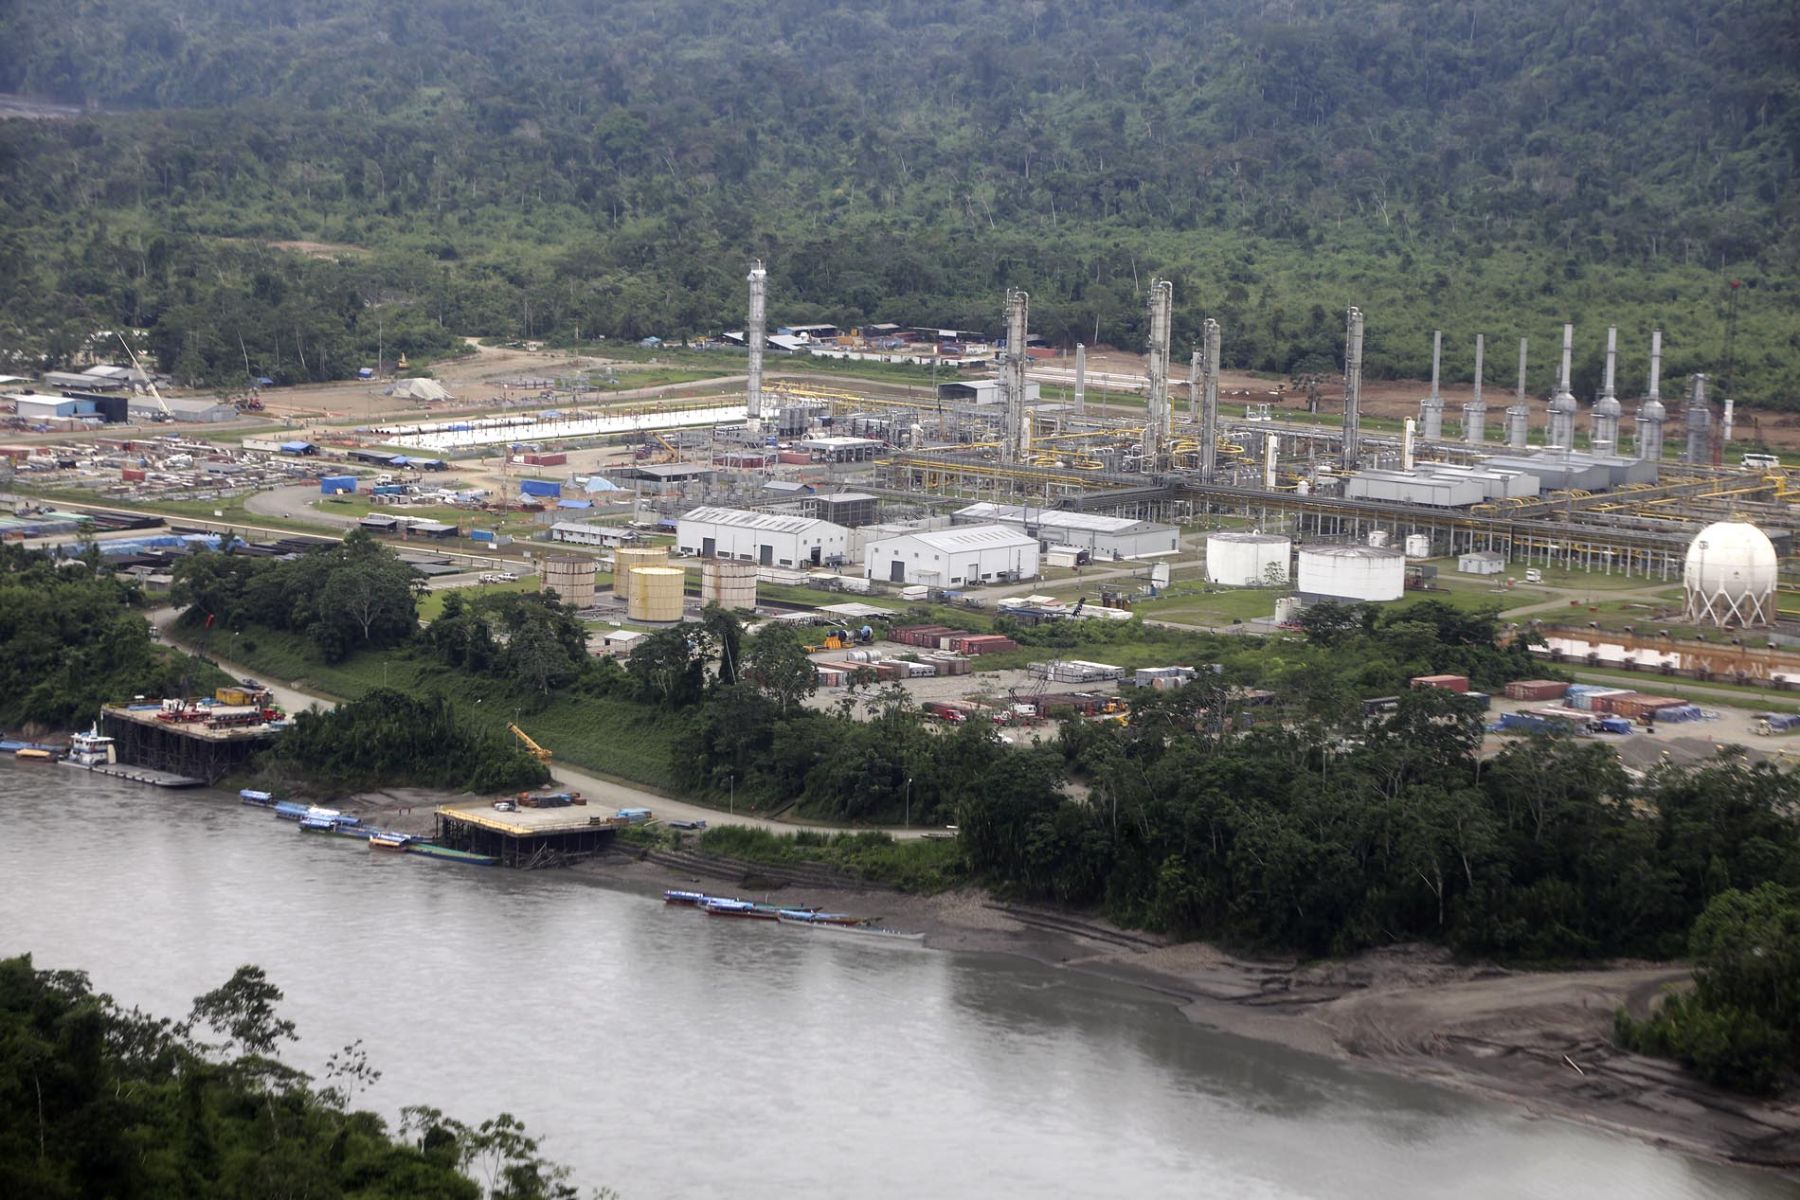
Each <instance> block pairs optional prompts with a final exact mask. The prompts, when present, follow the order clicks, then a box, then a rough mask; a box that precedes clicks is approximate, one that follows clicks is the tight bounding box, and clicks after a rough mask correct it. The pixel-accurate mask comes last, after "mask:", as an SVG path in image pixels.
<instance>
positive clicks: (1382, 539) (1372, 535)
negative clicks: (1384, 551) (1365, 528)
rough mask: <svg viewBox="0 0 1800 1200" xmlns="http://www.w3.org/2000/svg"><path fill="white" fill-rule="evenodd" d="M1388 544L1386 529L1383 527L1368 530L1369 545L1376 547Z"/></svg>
mask: <svg viewBox="0 0 1800 1200" xmlns="http://www.w3.org/2000/svg"><path fill="white" fill-rule="evenodd" d="M1387 544H1388V531H1387V530H1385V529H1371V530H1369V545H1371V546H1375V547H1377V548H1379V547H1382V546H1385V545H1387Z"/></svg>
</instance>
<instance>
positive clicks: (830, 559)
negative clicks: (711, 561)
mask: <svg viewBox="0 0 1800 1200" xmlns="http://www.w3.org/2000/svg"><path fill="white" fill-rule="evenodd" d="M675 545H676V548H677V549H679V550H680V551H681V553H683V554H697V555H699V556H700V557H702V558H735V559H741V560H743V561H746V562H753V563H755V564H756V565H757V566H759V567H800V568H804V567H818V566H835V565H837V564H839V563H843V562H846V561H848V559H849V557H850V531H849V530H848V529H846V528H844V527H843V526H842V525H834V524H833V523H832V522H830V521H822V520H819V519H818V518H816V517H801V516H793V515H791V514H788V513H770V512H753V511H750V510H748V509H741V508H715V507H712V506H709V505H703V506H702V507H700V508H695V509H690V510H689V511H688V512H687V513H686V514H685V515H683V516H682V517H681V518H680V520H678V521H676V523H675Z"/></svg>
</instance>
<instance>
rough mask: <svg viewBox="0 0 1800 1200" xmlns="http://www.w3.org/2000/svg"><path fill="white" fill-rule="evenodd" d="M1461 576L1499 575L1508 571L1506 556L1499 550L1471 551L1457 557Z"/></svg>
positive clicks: (1458, 571)
mask: <svg viewBox="0 0 1800 1200" xmlns="http://www.w3.org/2000/svg"><path fill="white" fill-rule="evenodd" d="M1456 570H1457V573H1458V574H1460V575H1498V574H1499V573H1500V572H1502V571H1504V570H1506V556H1505V555H1504V554H1501V553H1500V552H1499V551H1498V550H1471V551H1469V552H1468V553H1467V554H1459V555H1457V556H1456Z"/></svg>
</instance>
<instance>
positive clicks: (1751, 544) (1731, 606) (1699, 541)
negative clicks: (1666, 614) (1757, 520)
mask: <svg viewBox="0 0 1800 1200" xmlns="http://www.w3.org/2000/svg"><path fill="white" fill-rule="evenodd" d="M1778 569H1779V561H1778V560H1777V558H1776V555H1775V546H1774V544H1773V543H1772V542H1770V541H1769V536H1768V534H1766V533H1764V532H1763V531H1762V530H1760V529H1758V528H1757V527H1756V526H1754V525H1751V524H1750V523H1748V522H1746V521H1719V522H1717V523H1716V524H1713V525H1708V526H1707V527H1706V528H1705V529H1702V530H1701V531H1700V532H1699V533H1698V534H1696V535H1695V537H1694V541H1693V544H1692V545H1690V546H1689V547H1688V552H1687V563H1686V564H1685V566H1684V567H1683V569H1682V572H1681V583H1682V588H1683V590H1684V592H1685V593H1686V597H1687V619H1688V620H1690V621H1696V622H1698V621H1707V622H1711V623H1712V624H1714V625H1721V626H1723V625H1768V624H1770V623H1772V622H1773V621H1774V620H1775V576H1776V573H1777V571H1778Z"/></svg>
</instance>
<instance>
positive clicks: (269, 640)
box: [208, 629, 681, 790]
mask: <svg viewBox="0 0 1800 1200" xmlns="http://www.w3.org/2000/svg"><path fill="white" fill-rule="evenodd" d="M208 649H209V650H210V651H211V652H212V653H215V654H217V655H218V656H219V657H221V658H225V659H228V660H230V661H233V662H237V663H241V664H243V665H244V666H245V667H246V668H248V669H250V670H252V671H254V672H256V674H257V675H258V676H259V677H264V678H268V679H273V680H277V681H280V682H284V683H289V684H299V685H303V686H305V687H307V688H310V689H312V690H313V691H317V692H323V693H325V694H327V695H331V696H336V697H339V698H341V699H346V700H353V699H356V698H357V697H359V696H361V695H363V694H364V693H366V692H368V691H370V690H372V689H375V688H380V687H391V688H396V689H399V690H401V691H407V692H417V693H422V694H423V693H440V694H442V695H444V696H445V697H446V698H448V699H449V700H450V701H451V702H452V703H453V704H455V705H456V707H457V710H458V711H459V712H460V713H461V714H462V715H463V716H464V717H465V718H466V719H468V720H471V721H474V722H476V723H478V724H481V725H484V726H487V727H489V728H491V729H494V730H496V731H500V732H504V731H505V729H506V726H507V725H508V724H509V723H511V722H517V723H518V724H519V725H520V726H521V727H522V728H523V729H525V730H526V732H528V733H529V734H531V736H532V737H533V738H535V739H536V740H537V741H538V742H539V743H541V744H542V745H544V746H546V747H548V748H549V749H550V750H551V751H552V752H554V753H555V755H556V758H557V760H558V761H560V762H566V763H569V764H570V765H572V766H576V767H581V768H583V769H584V770H588V771H592V772H594V773H595V774H599V775H606V776H611V777H613V778H616V779H621V780H625V781H627V782H630V783H637V784H643V785H645V786H647V787H653V788H661V789H665V790H666V789H668V788H670V787H671V786H672V779H671V775H670V764H671V761H672V756H673V753H674V746H675V742H676V739H677V738H678V736H679V735H680V732H681V723H680V721H679V720H678V719H676V718H672V717H670V716H669V715H668V714H666V713H663V712H660V711H658V710H656V709H653V708H649V707H647V706H645V705H642V704H639V703H637V702H635V701H630V700H616V699H610V698H592V697H574V696H566V695H564V696H555V697H552V698H550V699H549V701H548V702H547V703H546V702H544V701H542V700H541V699H539V698H535V697H534V698H531V699H522V698H520V697H518V696H516V695H514V694H513V693H512V692H510V691H508V690H506V689H503V688H500V687H498V686H496V685H494V684H492V683H490V682H488V681H486V680H482V679H479V678H473V677H470V676H467V675H463V674H460V673H458V672H455V671H452V670H451V669H450V668H448V667H445V666H443V665H441V664H439V663H435V662H431V661H429V660H425V659H422V658H418V657H415V656H413V655H412V654H410V653H408V652H406V651H393V652H389V653H382V652H373V651H372V652H369V653H364V654H357V655H353V656H352V657H350V658H348V659H345V660H344V661H343V662H339V663H325V662H322V661H320V659H319V658H318V656H317V655H316V654H314V653H313V650H312V647H311V644H310V643H309V642H307V641H306V639H304V638H302V637H299V636H297V635H295V634H290V633H282V632H275V631H271V630H266V629H253V630H246V631H245V632H243V633H241V634H238V633H232V634H221V635H219V636H217V637H215V638H214V639H213V640H212V643H211V645H210V646H209V647H208Z"/></svg>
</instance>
